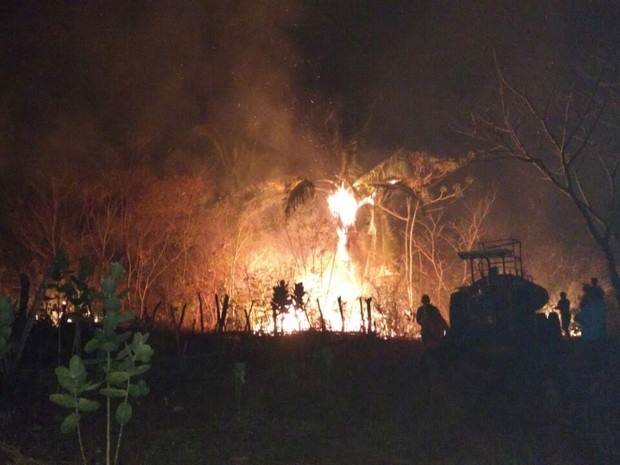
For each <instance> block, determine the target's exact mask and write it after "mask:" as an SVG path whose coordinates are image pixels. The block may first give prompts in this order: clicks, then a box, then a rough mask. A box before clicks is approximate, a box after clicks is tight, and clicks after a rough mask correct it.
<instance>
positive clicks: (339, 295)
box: [262, 186, 381, 333]
mask: <svg viewBox="0 0 620 465" xmlns="http://www.w3.org/2000/svg"><path fill="white" fill-rule="evenodd" d="M372 203H373V199H372V197H366V198H364V199H362V200H361V201H358V200H357V199H356V198H355V196H354V195H353V193H352V192H351V191H350V190H348V189H346V188H345V187H344V186H341V187H340V188H339V189H338V190H336V192H334V193H333V194H331V195H330V196H329V197H328V198H327V204H328V207H329V211H330V212H331V214H332V215H333V217H334V218H335V220H336V233H337V236H338V246H337V250H336V253H335V255H334V256H333V259H332V264H331V266H330V268H329V270H327V271H326V272H324V273H322V274H320V275H319V274H315V273H307V274H303V275H299V276H295V281H296V282H302V283H303V284H304V288H305V290H306V302H304V305H303V306H304V308H305V310H299V309H297V308H295V306H294V305H292V306H291V307H290V308H288V309H287V312H285V313H282V314H281V315H280V316H279V320H278V329H279V330H281V331H283V332H284V333H291V332H295V331H303V330H307V329H309V328H311V327H314V328H315V329H316V328H317V322H318V321H319V320H320V316H321V315H322V318H323V321H324V323H325V326H326V328H327V329H330V330H335V331H340V330H344V331H360V329H362V328H367V327H368V322H367V321H365V320H366V319H367V309H366V304H365V303H364V300H363V296H364V286H363V283H362V282H361V279H360V277H359V276H358V274H357V273H356V264H355V263H354V261H353V260H352V259H351V256H350V254H349V249H350V247H351V246H352V244H351V237H350V236H351V234H352V233H353V232H355V221H356V219H357V211H358V210H359V208H360V207H362V206H363V205H367V204H372ZM319 308H320V312H319ZM380 318H381V316H380V315H379V314H378V313H377V312H373V313H372V319H373V322H376V321H377V320H378V319H380ZM262 330H264V331H266V332H270V331H273V323H272V322H269V323H267V326H266V327H263V328H262Z"/></svg>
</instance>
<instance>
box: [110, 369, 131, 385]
mask: <svg viewBox="0 0 620 465" xmlns="http://www.w3.org/2000/svg"><path fill="white" fill-rule="evenodd" d="M128 379H129V373H127V372H126V371H112V372H110V373H108V374H107V375H106V377H105V380H106V382H108V383H110V384H120V383H124V382H126V381H127V380H128Z"/></svg>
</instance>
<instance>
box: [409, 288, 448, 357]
mask: <svg viewBox="0 0 620 465" xmlns="http://www.w3.org/2000/svg"><path fill="white" fill-rule="evenodd" d="M416 322H417V323H418V324H419V325H420V327H421V328H422V342H423V343H424V347H426V348H427V349H437V348H439V347H441V346H443V345H444V343H445V336H446V333H447V332H448V331H449V329H450V326H448V323H447V322H446V320H445V319H444V318H443V316H441V313H440V312H439V309H438V308H437V307H435V306H434V305H433V304H431V298H430V297H429V296H428V295H426V294H424V295H423V296H422V305H421V306H420V307H418V311H417V313H416Z"/></svg>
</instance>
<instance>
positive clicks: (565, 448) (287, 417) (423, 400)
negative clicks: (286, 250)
mask: <svg viewBox="0 0 620 465" xmlns="http://www.w3.org/2000/svg"><path fill="white" fill-rule="evenodd" d="M156 340H157V337H152V341H153V345H154V347H155V349H156V351H157V352H156V356H155V359H154V366H153V368H152V369H151V371H149V372H148V374H147V376H146V380H147V382H148V384H149V386H150V389H151V392H150V394H149V395H148V396H147V397H146V398H143V399H141V400H140V401H139V402H135V404H134V415H133V418H132V420H131V422H130V423H129V424H128V425H127V427H126V429H125V431H124V433H123V438H122V443H121V454H120V460H119V463H120V464H123V465H146V464H149V465H163V464H166V465H172V464H175V465H176V464H178V465H199V464H201V465H202V464H204V465H206V464H217V465H242V464H287V465H288V464H299V465H310V464H312V465H314V464H316V465H318V464H321V465H327V464H334V465H340V464H342V465H345V464H346V465H353V464H359V465H386V464H394V465H396V464H459V465H470V464H471V465H491V464H498V465H499V464H502V465H504V464H515V465H516V464H519V465H521V464H523V465H539V464H541V465H543V464H552V465H554V464H563V465H592V464H610V465H611V464H617V463H620V403H618V401H617V399H619V398H620V371H619V370H618V368H619V367H620V350H618V349H617V348H618V341H617V340H610V341H608V343H607V345H606V346H605V347H600V348H598V349H597V351H596V353H595V354H594V356H593V355H592V353H590V352H588V350H587V348H585V347H584V346H583V344H581V341H575V340H571V341H561V342H558V343H557V344H543V345H536V346H530V347H527V348H521V349H519V350H513V351H501V350H465V349H459V350H450V351H446V352H445V353H442V354H439V355H438V356H436V357H428V356H427V355H425V353H424V351H423V349H422V347H421V345H420V342H419V341H412V340H401V339H390V340H382V339H377V338H372V337H367V336H364V335H339V334H333V333H332V334H320V333H305V334H298V335H293V336H283V337H276V338H274V337H258V336H243V335H231V334H229V335H209V336H203V337H200V338H199V337H192V338H191V339H190V338H185V343H187V346H186V351H185V354H184V356H183V357H178V356H177V355H176V353H175V350H173V349H174V345H173V344H171V345H170V346H169V347H171V349H170V350H167V349H165V348H164V347H163V344H160V347H158V344H157V342H156ZM162 340H163V338H162ZM593 358H594V359H595V362H596V364H594V365H593V363H594V362H593ZM235 373H236V375H235ZM15 387H16V389H12V390H11V391H10V394H9V395H10V396H11V398H10V399H4V404H5V405H8V406H10V407H9V408H5V409H4V410H5V411H4V412H3V415H2V419H1V421H0V438H1V439H0V463H1V464H2V465H4V464H5V463H6V464H15V465H23V464H30V465H35V464H38V465H43V464H45V465H52V464H79V463H81V460H80V455H79V450H78V448H77V441H76V438H75V437H64V436H62V435H61V433H60V430H59V424H60V421H61V420H62V418H63V414H64V411H63V410H62V409H61V408H60V407H57V406H55V405H54V404H52V403H51V402H50V401H49V400H48V396H49V394H51V393H53V392H56V390H57V385H56V380H55V377H54V375H53V367H52V366H50V367H38V368H37V369H35V368H33V367H30V368H27V369H24V370H23V371H22V372H21V373H20V376H19V379H18V380H17V383H16V385H15ZM102 413H103V412H95V413H91V414H87V415H86V416H85V417H84V419H83V424H84V442H85V444H86V446H87V449H86V453H87V456H88V458H89V463H90V464H102V463H105V460H104V453H103V451H104V450H105V424H104V422H103V415H102Z"/></svg>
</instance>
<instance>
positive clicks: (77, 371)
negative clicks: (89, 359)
mask: <svg viewBox="0 0 620 465" xmlns="http://www.w3.org/2000/svg"><path fill="white" fill-rule="evenodd" d="M69 372H70V373H71V377H72V378H75V379H80V378H82V377H83V376H84V375H85V374H86V368H84V363H82V359H81V358H80V356H79V355H74V356H73V357H71V360H69Z"/></svg>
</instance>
